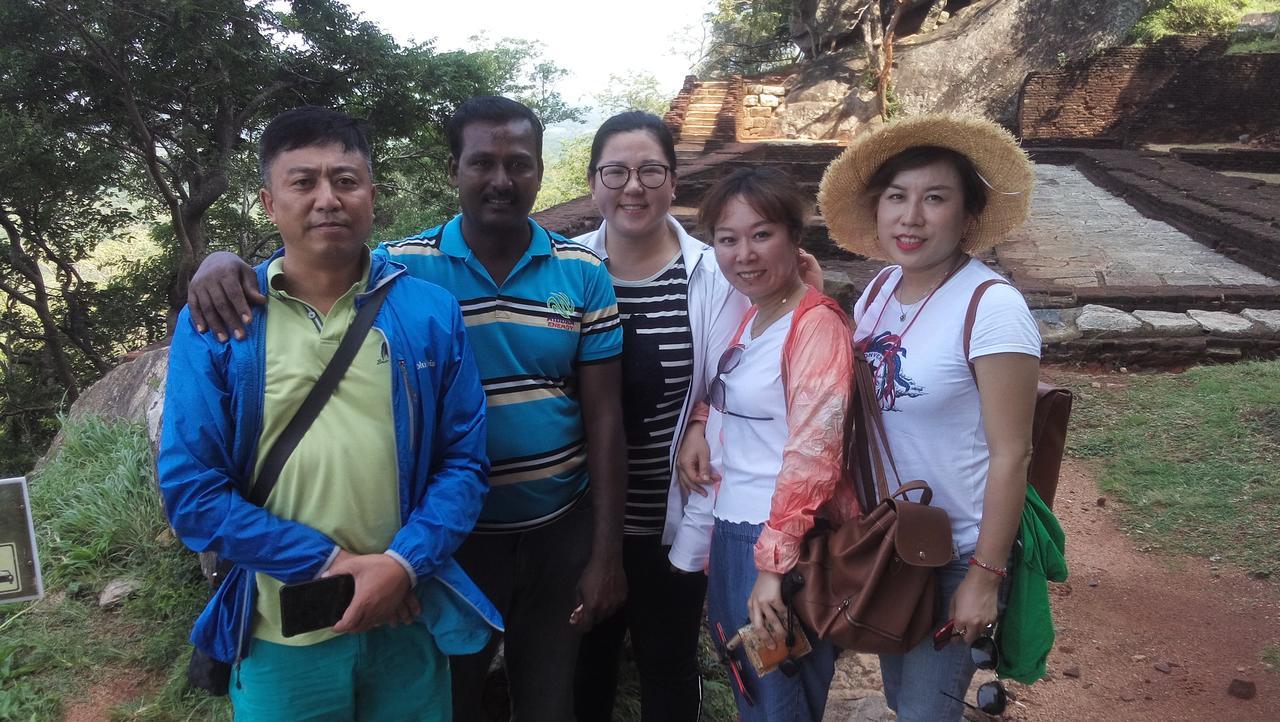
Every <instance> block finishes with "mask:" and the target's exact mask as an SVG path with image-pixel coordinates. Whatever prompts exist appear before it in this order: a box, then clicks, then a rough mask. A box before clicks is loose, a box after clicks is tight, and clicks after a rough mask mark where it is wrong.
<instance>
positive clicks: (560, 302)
mask: <svg viewBox="0 0 1280 722" xmlns="http://www.w3.org/2000/svg"><path fill="white" fill-rule="evenodd" d="M547 308H548V309H550V310H552V311H555V312H556V313H558V314H560V316H562V317H564V318H573V312H574V306H573V299H571V298H569V295H568V294H566V293H564V292H562V291H556V292H555V293H553V294H551V295H550V296H547Z"/></svg>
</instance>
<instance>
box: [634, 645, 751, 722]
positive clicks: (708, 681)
mask: <svg viewBox="0 0 1280 722" xmlns="http://www.w3.org/2000/svg"><path fill="white" fill-rule="evenodd" d="M726 674H727V673H726V672H725V668H724V667H722V666H720V663H719V662H718V661H716V652H715V647H714V646H712V643H711V637H710V636H709V635H708V634H707V629H706V627H705V626H704V627H703V628H702V634H701V636H700V638H699V639H698V675H699V676H700V677H702V716H701V717H700V718H699V719H701V720H702V722H734V720H736V719H738V707H737V704H736V703H735V702H734V701H733V692H732V691H731V690H730V689H729V684H728V680H727V678H726V676H725V675H726ZM613 719H614V722H640V677H639V675H638V673H637V671H636V665H635V658H634V657H633V656H632V654H631V644H630V642H628V643H627V644H626V645H625V646H624V647H623V653H622V666H621V668H620V669H619V670H618V696H617V698H616V700H615V701H614V705H613Z"/></svg>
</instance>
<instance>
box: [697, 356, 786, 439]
mask: <svg viewBox="0 0 1280 722" xmlns="http://www.w3.org/2000/svg"><path fill="white" fill-rule="evenodd" d="M746 350H747V347H746V346H743V345H742V344H740V343H735V344H734V345H732V346H730V347H729V348H727V349H725V350H724V353H722V354H720V362H719V363H717V364H716V377H715V378H714V379H711V386H710V388H708V389H707V395H708V396H709V397H710V399H709V400H710V401H711V408H713V409H715V410H716V411H719V412H720V413H722V414H727V415H729V416H737V417H738V418H739V419H750V420H752V421H773V417H772V416H747V415H746V414H735V413H733V412H732V411H729V410H728V409H726V408H725V407H724V397H725V384H724V376H725V374H727V373H729V372H730V371H733V370H734V369H736V368H738V364H740V363H742V354H743V353H745V352H746Z"/></svg>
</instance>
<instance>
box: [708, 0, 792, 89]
mask: <svg viewBox="0 0 1280 722" xmlns="http://www.w3.org/2000/svg"><path fill="white" fill-rule="evenodd" d="M791 2H792V0H717V2H716V6H715V11H714V12H711V13H708V14H707V15H706V17H705V19H704V20H705V26H706V39H705V41H704V43H703V47H702V53H701V57H699V58H698V60H697V62H696V63H695V72H696V74H697V75H698V76H700V77H722V76H728V75H735V74H736V75H755V74H758V73H763V72H766V71H769V70H773V69H775V68H779V67H782V66H785V65H788V64H790V63H793V62H795V61H796V60H797V59H798V58H799V50H798V48H796V46H795V44H794V43H792V41H791V25H790V19H791Z"/></svg>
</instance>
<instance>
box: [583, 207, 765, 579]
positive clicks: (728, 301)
mask: <svg viewBox="0 0 1280 722" xmlns="http://www.w3.org/2000/svg"><path fill="white" fill-rule="evenodd" d="M667 223H668V224H669V225H670V226H671V230H672V231H673V232H675V234H676V238H678V239H679V240H680V252H681V254H682V255H683V256H684V269H685V273H687V274H688V276H689V291H688V297H687V299H688V303H689V330H690V332H691V335H692V337H693V378H692V379H691V380H690V382H689V393H688V394H687V395H686V396H685V399H684V406H683V407H681V409H680V419H679V421H678V422H677V423H676V432H675V436H674V437H673V439H674V442H673V443H672V445H671V454H670V457H669V458H670V459H671V465H672V474H671V486H670V489H669V490H668V492H667V520H666V524H665V525H664V526H663V530H662V543H663V544H674V545H675V546H674V547H673V548H672V550H671V562H672V563H673V564H675V565H676V566H677V567H679V568H681V569H685V570H687V571H701V570H702V568H703V567H704V566H705V564H706V555H705V550H699V551H695V552H692V553H691V554H689V553H684V552H682V551H681V549H682V548H683V547H684V546H685V545H684V544H681V543H679V542H678V541H677V539H676V531H677V530H678V529H679V528H680V526H681V520H682V518H683V516H684V514H685V505H686V503H690V502H689V499H688V498H687V495H686V494H685V493H684V491H683V490H682V489H681V487H680V482H679V471H678V470H676V469H675V456H676V449H677V448H678V447H679V444H680V439H681V438H683V436H684V429H685V426H686V424H688V421H689V413H690V412H691V411H692V410H693V405H694V403H695V402H696V401H699V400H702V399H704V398H705V397H706V394H707V383H708V379H709V378H710V377H712V376H713V375H714V374H715V365H716V363H717V362H718V361H719V359H720V354H721V352H723V351H724V349H725V348H726V347H728V345H729V341H730V340H731V339H732V338H733V334H734V332H735V331H737V330H738V324H739V323H740V322H741V321H742V316H743V314H744V313H746V311H747V308H749V307H750V306H751V302H750V301H749V300H747V297H746V296H744V295H742V294H741V293H738V292H737V291H736V290H734V288H733V286H731V285H729V281H728V279H726V278H725V277H724V274H722V273H721V272H720V267H719V266H718V265H716V259H715V252H714V251H713V250H712V249H711V247H710V246H708V245H706V244H705V243H703V242H702V241H699V240H698V239H696V238H694V237H693V236H691V235H689V234H688V233H687V232H685V230H684V227H683V226H681V225H680V223H679V222H678V221H677V220H676V219H675V218H672V217H671V216H669V215H668V216H667ZM606 225H607V224H606V223H601V224H600V227H599V228H597V229H596V230H594V231H592V232H590V233H584V234H583V235H581V236H578V237H576V238H574V239H573V240H575V241H577V242H578V243H581V244H583V245H584V246H586V247H587V248H590V249H591V250H592V251H594V252H595V253H596V255H598V256H600V257H601V258H608V257H609V251H608V250H607V249H606V248H605V226H606ZM707 491H708V492H709V494H708V496H706V497H703V496H698V495H695V496H694V499H693V503H692V506H695V507H698V509H697V516H699V517H705V521H704V522H703V524H699V525H698V526H704V525H707V523H708V522H709V521H710V514H711V507H712V504H713V501H712V500H713V498H714V494H715V491H714V490H713V489H711V488H708V489H707ZM690 511H693V510H692V509H691V510H690ZM681 536H684V535H683V534H682V535H681ZM699 541H701V540H699ZM693 546H694V547H701V546H703V544H694V545H693ZM699 557H700V558H699Z"/></svg>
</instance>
